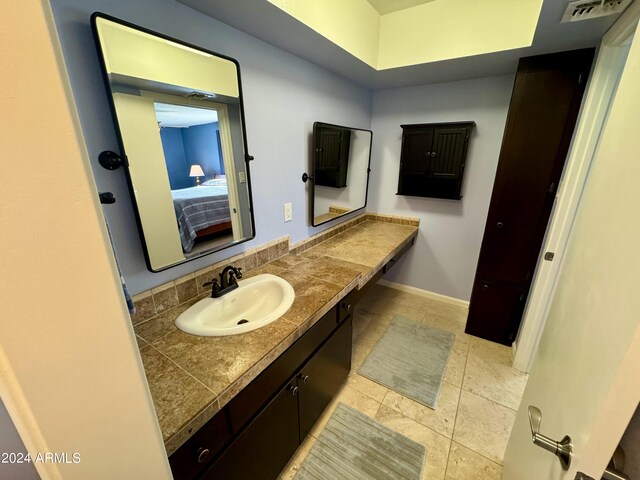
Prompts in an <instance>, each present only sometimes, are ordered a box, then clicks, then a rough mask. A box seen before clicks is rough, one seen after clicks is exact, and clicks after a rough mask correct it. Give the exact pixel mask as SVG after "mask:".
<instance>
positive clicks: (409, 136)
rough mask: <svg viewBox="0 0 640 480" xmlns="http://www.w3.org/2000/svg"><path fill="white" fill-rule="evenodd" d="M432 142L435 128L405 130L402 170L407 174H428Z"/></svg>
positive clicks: (401, 161)
mask: <svg viewBox="0 0 640 480" xmlns="http://www.w3.org/2000/svg"><path fill="white" fill-rule="evenodd" d="M432 143H433V129H430V128H429V129H420V130H415V131H411V130H405V132H404V133H403V136H402V154H401V157H400V165H401V166H400V169H401V172H402V173H403V174H407V175H420V174H426V173H427V172H428V170H429V162H430V159H431V145H432Z"/></svg>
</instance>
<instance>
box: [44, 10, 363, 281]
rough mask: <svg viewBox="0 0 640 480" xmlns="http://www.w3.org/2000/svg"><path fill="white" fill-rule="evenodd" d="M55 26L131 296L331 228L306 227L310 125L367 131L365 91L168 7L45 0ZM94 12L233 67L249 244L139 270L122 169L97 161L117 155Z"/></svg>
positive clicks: (139, 258) (195, 15)
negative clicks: (247, 178) (243, 143)
mask: <svg viewBox="0 0 640 480" xmlns="http://www.w3.org/2000/svg"><path fill="white" fill-rule="evenodd" d="M51 4H52V7H53V12H54V17H55V21H56V26H57V29H58V33H59V36H60V40H61V43H62V48H63V53H64V57H65V62H66V64H67V69H68V71H69V75H70V79H71V86H72V89H73V94H74V98H75V101H76V105H77V108H78V112H79V115H80V121H81V125H82V130H83V134H84V137H85V141H86V145H87V150H88V152H89V156H90V158H91V161H92V165H93V166H94V174H95V181H96V184H97V187H98V190H99V191H101V192H102V191H111V192H113V193H114V194H115V196H116V200H117V203H116V204H114V205H107V206H105V207H104V211H105V217H106V219H107V221H108V223H109V225H110V228H111V233H112V236H113V240H114V244H115V248H116V251H117V257H118V260H119V263H120V266H121V268H122V271H123V274H124V276H125V278H126V280H127V283H128V285H129V288H130V290H131V292H132V293H134V294H135V293H137V292H140V291H143V290H146V289H148V288H151V287H153V286H156V285H160V284H162V283H165V282H167V281H170V280H172V279H174V278H177V277H179V276H182V275H185V274H187V273H189V272H192V271H194V270H196V269H199V268H203V267H205V266H207V265H209V264H211V263H214V262H216V261H218V260H220V259H223V258H226V257H229V256H231V255H235V254H237V253H239V252H241V251H243V250H245V249H248V248H252V247H253V246H256V245H260V244H263V243H265V242H268V241H270V240H272V239H274V238H277V237H280V236H283V235H287V234H289V235H291V238H292V241H294V242H295V241H299V240H301V239H303V238H306V237H308V236H309V235H312V234H315V233H317V232H319V231H321V230H323V229H324V228H327V227H328V226H331V224H329V225H327V226H323V227H319V228H313V227H310V226H309V225H310V222H309V218H308V215H309V213H308V212H309V206H308V203H307V201H308V200H307V190H306V188H305V184H303V183H302V181H301V180H300V176H301V174H302V172H304V171H308V169H309V166H308V162H309V154H310V136H311V131H312V126H313V122H314V121H323V122H327V123H334V124H339V125H348V126H351V127H357V128H365V129H369V128H370V126H371V125H370V123H371V92H370V91H369V90H367V89H365V88H362V87H359V86H357V85H355V84H353V83H351V82H349V81H347V80H345V79H343V78H342V77H340V76H338V75H335V74H334V73H332V72H329V71H328V70H325V69H323V68H321V67H318V66H317V65H315V64H312V63H310V62H307V61H305V60H302V59H300V58H298V57H295V56H293V55H291V54H288V53H286V52H284V51H282V50H280V49H278V48H275V47H273V46H271V45H268V44H266V43H264V42H262V41H260V40H257V39H256V38H254V37H251V36H249V35H246V34H244V33H242V32H240V31H238V30H236V29H234V28H231V27H229V26H228V25H225V24H223V23H220V22H218V21H216V20H213V19H211V18H209V17H207V16H204V15H202V14H200V13H198V12H196V11H195V10H192V9H190V8H187V7H185V6H184V5H181V4H178V3H176V2H173V1H171V0H136V1H135V2H132V1H130V0H110V1H109V2H107V1H105V0H52V2H51ZM95 11H101V12H104V13H107V14H110V15H113V16H115V17H118V18H121V19H124V20H127V21H129V22H132V23H134V24H138V25H140V26H143V27H146V28H149V29H151V30H154V31H158V32H162V33H164V34H166V35H169V36H171V37H174V38H178V39H181V40H184V41H187V42H189V43H193V44H196V45H200V46H202V47H204V48H206V49H210V50H213V51H216V52H219V53H222V54H225V55H228V56H231V57H234V58H236V59H237V60H238V61H239V62H240V66H241V70H242V72H241V73H242V82H243V85H242V87H243V93H244V100H245V113H246V127H247V138H248V144H249V153H250V154H251V155H254V156H255V161H254V162H252V164H251V179H252V187H253V197H254V208H255V218H256V238H255V239H254V240H253V241H252V242H248V243H246V244H243V245H239V246H236V247H234V248H232V249H228V250H225V251H222V252H219V253H217V254H213V255H209V256H207V257H204V258H201V259H198V260H195V261H193V262H189V263H186V264H184V265H181V266H179V267H175V268H172V269H169V270H167V271H165V272H161V273H150V272H148V271H147V269H146V267H145V264H144V258H143V253H142V247H141V244H140V240H139V237H138V232H137V229H136V227H135V219H134V214H133V209H132V206H131V202H130V201H129V193H128V189H127V185H126V181H125V176H124V172H123V171H122V170H118V171H113V172H112V171H107V170H104V169H102V168H101V167H100V166H99V165H98V162H97V158H98V154H99V153H100V152H102V151H103V150H118V143H117V140H116V135H115V131H114V127H113V124H112V120H111V115H110V113H109V104H108V101H107V96H106V93H105V89H104V86H103V80H102V76H101V73H100V67H99V63H98V57H97V54H96V49H95V47H94V44H93V39H92V33H91V28H90V25H89V17H90V15H91V14H92V13H93V12H95ZM287 202H292V203H293V221H292V222H289V223H286V224H285V223H284V222H283V204H284V203H287Z"/></svg>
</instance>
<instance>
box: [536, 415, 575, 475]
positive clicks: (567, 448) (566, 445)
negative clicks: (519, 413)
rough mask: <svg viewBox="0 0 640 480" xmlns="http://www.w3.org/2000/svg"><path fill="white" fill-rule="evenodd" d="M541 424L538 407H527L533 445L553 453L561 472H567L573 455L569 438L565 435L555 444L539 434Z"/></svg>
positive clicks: (554, 441)
mask: <svg viewBox="0 0 640 480" xmlns="http://www.w3.org/2000/svg"><path fill="white" fill-rule="evenodd" d="M541 424H542V412H541V411H540V409H539V408H538V407H534V406H533V405H529V426H530V427H531V437H532V440H533V443H534V445H537V446H538V447H541V448H544V449H545V450H547V451H548V452H551V453H553V454H554V455H555V456H556V457H558V458H559V459H560V464H561V465H562V469H563V470H568V469H569V465H571V456H572V453H573V444H572V443H571V437H570V436H569V435H565V436H564V438H563V439H562V440H560V441H559V442H557V441H556V440H553V439H551V438H549V437H547V436H545V435H542V434H541V433H540V425H541Z"/></svg>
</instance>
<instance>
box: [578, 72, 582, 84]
mask: <svg viewBox="0 0 640 480" xmlns="http://www.w3.org/2000/svg"><path fill="white" fill-rule="evenodd" d="M578 85H582V73H579V74H578Z"/></svg>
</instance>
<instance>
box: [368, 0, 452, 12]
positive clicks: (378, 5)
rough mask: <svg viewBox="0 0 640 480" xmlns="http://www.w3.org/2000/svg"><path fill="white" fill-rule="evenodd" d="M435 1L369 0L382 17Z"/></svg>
mask: <svg viewBox="0 0 640 480" xmlns="http://www.w3.org/2000/svg"><path fill="white" fill-rule="evenodd" d="M433 1H434V0H367V2H369V3H370V4H371V6H372V7H373V8H375V9H376V10H377V12H378V13H379V14H380V15H386V14H387V13H392V12H397V11H399V10H404V9H405V8H411V7H415V6H416V5H422V4H423V3H427V2H433ZM441 1H443V0H441Z"/></svg>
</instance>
